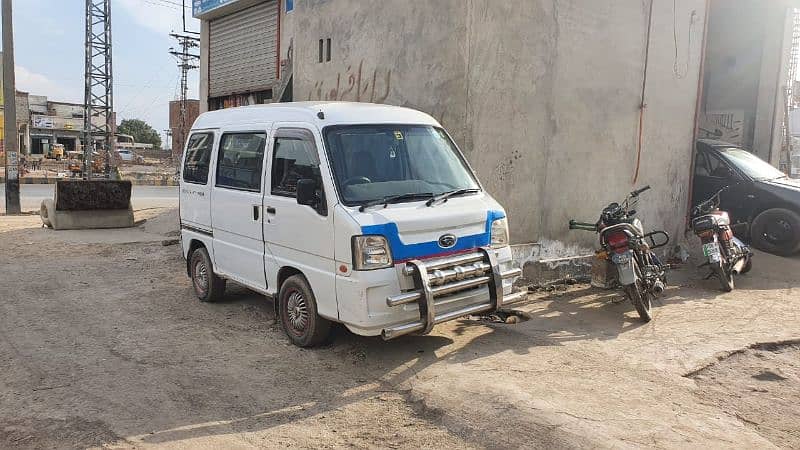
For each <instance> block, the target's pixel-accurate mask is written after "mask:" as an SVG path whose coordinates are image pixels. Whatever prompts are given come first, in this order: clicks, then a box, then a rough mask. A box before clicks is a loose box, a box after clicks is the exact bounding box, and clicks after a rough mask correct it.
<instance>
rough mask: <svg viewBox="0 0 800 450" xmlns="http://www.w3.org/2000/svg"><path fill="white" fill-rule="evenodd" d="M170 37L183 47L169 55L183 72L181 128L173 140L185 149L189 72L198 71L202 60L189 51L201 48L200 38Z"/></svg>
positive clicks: (174, 35)
mask: <svg viewBox="0 0 800 450" xmlns="http://www.w3.org/2000/svg"><path fill="white" fill-rule="evenodd" d="M170 36H171V37H173V38H175V39H176V40H177V41H178V44H179V45H180V46H181V50H180V51H177V50H175V49H174V48H170V49H169V53H170V54H171V55H172V56H174V57H175V58H176V59H177V60H178V68H179V69H180V70H181V98H180V101H181V112H180V122H179V123H180V127H179V129H178V131H177V133H175V132H173V137H172V139H173V141H174V140H175V139H177V142H178V144H179V145H180V148H183V147H184V146H185V145H186V96H187V95H188V91H189V82H188V80H189V71H190V70H194V69H197V68H198V67H199V66H198V65H197V62H198V61H199V60H200V55H195V54H191V53H189V50H190V49H193V48H198V47H200V38H197V37H194V36H187V35H185V34H177V33H170Z"/></svg>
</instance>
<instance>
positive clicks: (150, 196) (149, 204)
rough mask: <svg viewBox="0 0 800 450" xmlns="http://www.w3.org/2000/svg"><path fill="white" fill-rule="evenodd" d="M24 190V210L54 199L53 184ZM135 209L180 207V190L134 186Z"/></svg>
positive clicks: (1, 207) (1, 191) (2, 196)
mask: <svg viewBox="0 0 800 450" xmlns="http://www.w3.org/2000/svg"><path fill="white" fill-rule="evenodd" d="M21 189H22V193H21V195H22V198H21V201H22V210H23V211H32V210H38V209H39V205H40V204H41V203H42V200H44V199H45V198H53V189H54V185H52V184H24V185H22V186H21ZM132 201H133V207H134V209H144V208H169V207H177V206H178V188H177V187H165V186H134V187H133V198H132ZM5 211H6V190H5V184H0V212H2V213H5Z"/></svg>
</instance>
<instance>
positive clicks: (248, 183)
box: [216, 132, 267, 192]
mask: <svg viewBox="0 0 800 450" xmlns="http://www.w3.org/2000/svg"><path fill="white" fill-rule="evenodd" d="M266 142H267V135H266V134H265V133H252V132H250V133H226V134H223V135H222V139H221V140H220V143H219V155H218V156H217V183H216V185H217V186H218V187H225V188H230V189H239V190H244V191H255V192H259V191H261V170H262V167H263V164H264V147H265V146H266V145H265V144H266Z"/></svg>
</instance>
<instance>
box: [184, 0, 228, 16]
mask: <svg viewBox="0 0 800 450" xmlns="http://www.w3.org/2000/svg"><path fill="white" fill-rule="evenodd" d="M235 1H237V0H192V15H193V16H194V17H199V16H201V15H203V14H205V13H207V12H209V11H213V10H215V9H217V8H219V7H222V6H225V5H227V4H229V3H233V2H235Z"/></svg>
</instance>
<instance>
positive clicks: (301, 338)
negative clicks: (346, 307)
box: [277, 275, 331, 347]
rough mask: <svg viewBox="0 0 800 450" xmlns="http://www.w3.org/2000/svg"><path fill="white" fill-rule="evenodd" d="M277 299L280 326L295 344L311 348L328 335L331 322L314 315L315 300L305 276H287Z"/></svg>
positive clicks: (315, 309) (315, 311) (315, 308)
mask: <svg viewBox="0 0 800 450" xmlns="http://www.w3.org/2000/svg"><path fill="white" fill-rule="evenodd" d="M277 301H278V316H279V318H280V321H281V325H282V326H283V330H284V331H285V332H286V335H287V336H289V339H291V341H292V343H293V344H294V345H297V346H298V347H314V346H317V345H319V344H321V343H323V342H324V341H325V340H326V339H327V338H328V335H329V334H330V330H331V322H330V321H329V320H327V319H325V318H323V317H320V316H319V314H317V300H316V298H314V293H313V292H311V286H309V285H308V281H307V280H306V278H305V277H304V276H302V275H294V276H291V277H289V278H288V279H286V281H284V282H283V285H282V286H281V289H280V292H279V293H278V299H277Z"/></svg>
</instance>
